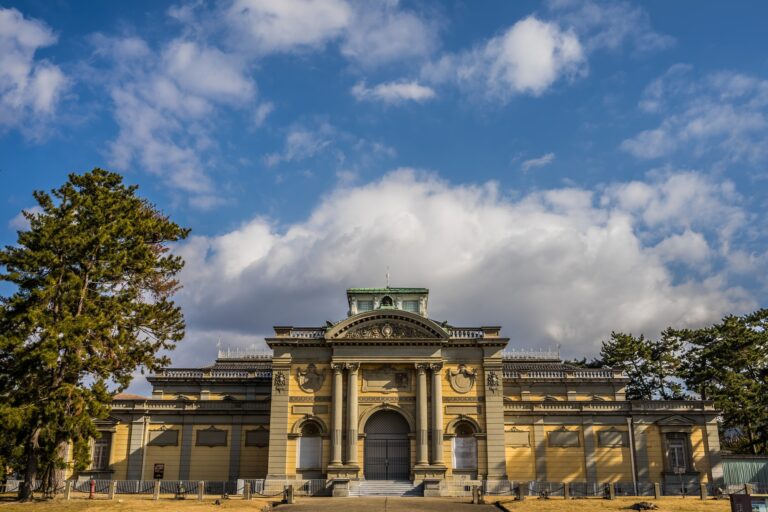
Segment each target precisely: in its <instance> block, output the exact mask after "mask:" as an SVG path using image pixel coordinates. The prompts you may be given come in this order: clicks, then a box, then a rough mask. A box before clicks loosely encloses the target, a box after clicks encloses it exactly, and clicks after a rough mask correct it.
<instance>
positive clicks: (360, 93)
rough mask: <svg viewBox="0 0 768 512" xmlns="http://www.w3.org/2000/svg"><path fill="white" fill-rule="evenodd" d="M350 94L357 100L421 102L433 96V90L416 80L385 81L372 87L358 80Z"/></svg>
mask: <svg viewBox="0 0 768 512" xmlns="http://www.w3.org/2000/svg"><path fill="white" fill-rule="evenodd" d="M352 95H353V96H354V97H355V98H356V99H357V100H358V101H365V100H367V101H380V102H382V103H388V104H398V103H403V102H405V101H415V102H417V103H422V102H424V101H427V100H431V99H433V98H434V97H435V91H434V90H433V89H432V88H430V87H426V86H424V85H421V84H419V83H418V82H416V81H411V82H406V81H399V82H387V83H383V84H378V85H375V86H373V87H367V86H366V85H365V82H360V83H358V84H356V85H355V86H354V87H352Z"/></svg>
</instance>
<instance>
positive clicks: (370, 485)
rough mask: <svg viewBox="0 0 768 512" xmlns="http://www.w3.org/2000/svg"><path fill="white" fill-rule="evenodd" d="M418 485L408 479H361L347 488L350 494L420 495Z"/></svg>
mask: <svg viewBox="0 0 768 512" xmlns="http://www.w3.org/2000/svg"><path fill="white" fill-rule="evenodd" d="M422 493H423V491H422V489H421V486H420V485H415V486H414V485H413V483H411V482H410V481H408V480H361V481H360V482H354V483H352V485H351V488H350V489H349V495H350V496H422Z"/></svg>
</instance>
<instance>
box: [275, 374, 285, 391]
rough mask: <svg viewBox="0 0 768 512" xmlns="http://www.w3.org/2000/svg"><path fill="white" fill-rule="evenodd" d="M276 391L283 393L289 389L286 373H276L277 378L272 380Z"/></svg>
mask: <svg viewBox="0 0 768 512" xmlns="http://www.w3.org/2000/svg"><path fill="white" fill-rule="evenodd" d="M272 381H273V383H274V386H275V390H276V391H283V390H284V389H285V388H287V387H288V379H287V378H286V376H285V372H282V371H278V372H275V376H274V377H273V378H272Z"/></svg>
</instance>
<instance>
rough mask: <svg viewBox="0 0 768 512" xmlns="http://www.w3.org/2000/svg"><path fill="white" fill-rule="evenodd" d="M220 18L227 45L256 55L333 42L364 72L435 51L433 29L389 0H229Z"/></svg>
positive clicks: (317, 47) (184, 14) (188, 15)
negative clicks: (354, 0)
mask: <svg viewBox="0 0 768 512" xmlns="http://www.w3.org/2000/svg"><path fill="white" fill-rule="evenodd" d="M177 14H178V15H177V16H176V17H177V19H180V20H182V21H184V22H186V23H188V24H189V23H193V24H200V23H204V20H201V17H200V16H199V15H198V16H194V14H193V13H192V12H189V11H188V10H187V11H184V12H181V13H177ZM222 18H223V19H224V21H225V24H226V27H227V29H226V30H227V33H228V36H229V40H230V43H231V44H232V45H233V46H234V47H236V48H238V49H239V51H241V52H243V53H247V54H251V55H258V56H263V55H268V54H273V53H285V52H308V51H318V50H322V49H324V48H326V46H327V45H328V44H330V43H337V44H338V45H339V50H340V51H341V53H342V54H343V55H344V56H345V57H346V58H348V59H349V60H351V61H353V62H355V63H357V64H359V65H361V66H362V67H366V68H368V67H374V66H380V65H384V64H389V63H392V62H396V61H402V60H408V59H414V58H423V57H426V56H428V55H429V54H430V53H431V52H432V51H434V49H435V48H436V47H437V29H436V26H435V25H434V24H433V23H430V22H427V21H425V20H424V19H422V17H420V16H419V15H418V14H417V13H415V12H413V11H410V10H405V9H402V8H401V7H400V5H399V2H397V1H392V0H372V1H368V2H365V3H352V2H348V1H346V0H234V1H233V2H232V3H231V4H230V5H229V6H228V7H227V8H226V9H225V11H224V14H223V16H222ZM191 19H194V20H195V21H194V22H191V21H190V20H191Z"/></svg>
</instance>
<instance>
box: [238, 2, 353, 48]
mask: <svg viewBox="0 0 768 512" xmlns="http://www.w3.org/2000/svg"><path fill="white" fill-rule="evenodd" d="M351 18H352V10H351V8H350V6H349V5H348V4H347V2H345V1H343V0H235V1H233V2H232V4H231V5H230V6H229V8H228V9H227V10H226V19H227V21H228V23H229V24H230V25H231V26H232V27H233V28H234V29H235V30H236V31H237V34H238V35H239V36H241V37H243V36H244V38H245V40H246V41H247V42H248V44H251V45H253V51H255V52H257V53H259V54H268V53H274V52H285V51H291V50H301V49H312V48H317V47H322V46H323V45H325V44H326V42H328V41H329V40H331V39H334V38H336V37H337V36H339V35H341V33H342V32H343V30H344V29H345V28H346V27H347V26H348V24H349V22H350V19H351Z"/></svg>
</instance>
